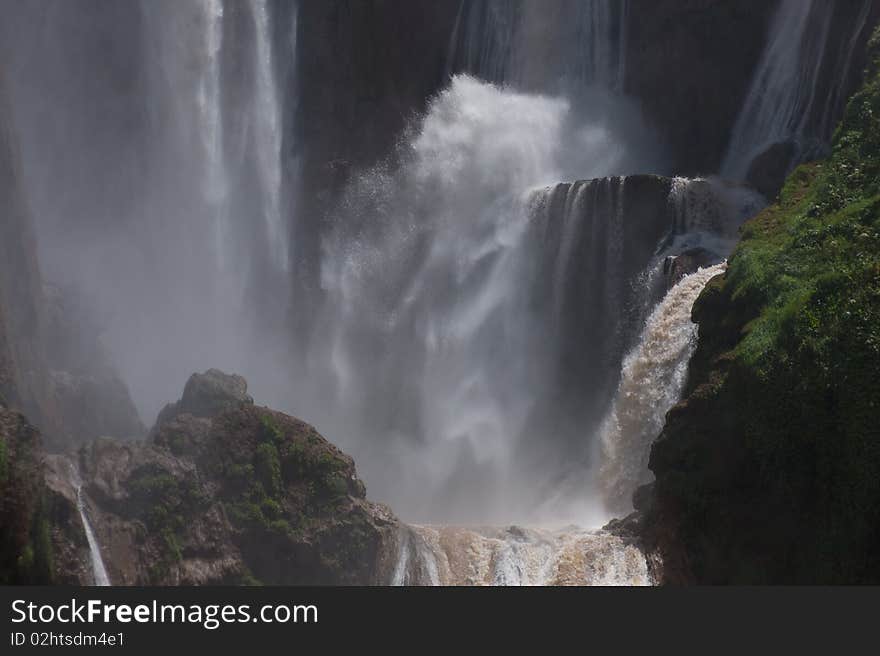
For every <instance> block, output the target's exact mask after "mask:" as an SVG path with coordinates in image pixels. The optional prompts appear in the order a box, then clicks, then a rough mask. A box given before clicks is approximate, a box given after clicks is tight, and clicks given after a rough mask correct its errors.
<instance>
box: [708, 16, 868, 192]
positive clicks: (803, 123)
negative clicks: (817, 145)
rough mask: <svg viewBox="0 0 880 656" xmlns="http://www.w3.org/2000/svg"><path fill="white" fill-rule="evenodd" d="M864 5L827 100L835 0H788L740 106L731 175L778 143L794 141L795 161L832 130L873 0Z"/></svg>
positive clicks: (727, 172) (728, 165) (738, 176)
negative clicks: (825, 69)
mask: <svg viewBox="0 0 880 656" xmlns="http://www.w3.org/2000/svg"><path fill="white" fill-rule="evenodd" d="M858 1H860V2H861V7H860V9H859V12H858V14H857V16H856V19H855V22H854V24H853V25H852V26H851V29H852V33H851V34H850V36H849V38H848V39H844V40H843V50H842V56H839V64H840V66H841V67H840V68H839V69H838V70H837V71H836V72H835V73H834V76H833V79H832V82H831V86H830V89H829V90H828V91H827V93H826V98H825V100H824V102H823V100H822V98H821V97H820V96H819V91H820V89H819V85H820V81H821V79H822V75H823V65H824V64H825V63H826V59H828V58H829V57H831V56H833V55H834V53H832V52H830V51H829V49H830V48H831V42H830V38H829V37H830V33H831V24H832V19H833V16H834V11H835V7H834V3H832V2H826V1H825V0H782V2H781V3H780V5H779V8H778V9H777V12H776V16H775V18H774V20H773V24H772V26H771V28H770V36H769V40H768V43H767V46H766V47H765V50H764V53H763V55H762V57H761V61H760V63H759V65H758V69H757V72H756V74H755V76H754V78H753V81H752V85H751V88H750V89H749V92H748V95H747V96H746V100H745V103H744V105H743V107H742V110H741V111H740V114H739V117H738V119H737V122H736V125H735V126H734V130H733V134H732V136H731V140H730V145H729V146H728V151H727V154H726V156H725V158H724V162H723V164H722V167H721V174H722V175H723V176H724V177H726V178H729V179H733V180H744V179H745V177H746V175H747V174H748V171H749V167H750V165H751V164H752V162H753V161H754V159H755V158H756V157H757V156H758V155H760V154H761V153H763V152H764V151H765V150H767V149H768V148H769V147H771V146H773V145H776V144H790V145H791V146H793V147H794V150H793V154H792V162H791V164H790V165H794V164H796V163H797V161H798V160H799V159H800V158H801V157H803V156H804V155H805V154H807V153H806V152H805V151H806V149H808V148H810V147H811V145H812V143H811V142H817V141H822V140H824V139H827V138H828V136H830V131H831V129H832V123H833V118H834V116H835V110H836V108H837V106H838V105H839V104H840V102H841V101H842V96H843V89H844V84H845V82H846V79H847V74H848V72H849V69H850V67H851V62H852V58H853V53H854V50H855V44H856V42H857V40H858V36H859V35H860V34H861V33H862V31H863V29H864V27H865V24H866V21H867V19H868V15H869V13H870V9H871V4H872V0H858Z"/></svg>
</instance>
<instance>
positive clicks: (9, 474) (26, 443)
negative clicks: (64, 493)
mask: <svg viewBox="0 0 880 656" xmlns="http://www.w3.org/2000/svg"><path fill="white" fill-rule="evenodd" d="M52 573H53V566H52V545H51V537H50V525H49V520H48V513H47V510H46V500H45V494H44V488H43V460H42V447H41V442H40V434H39V432H38V431H37V430H36V429H35V428H34V427H33V426H31V425H30V424H29V423H28V422H27V420H25V418H24V417H23V416H22V415H20V414H19V413H17V412H13V411H11V410H8V409H6V408H4V407H2V406H0V584H3V585H10V584H47V583H50V582H51V581H52Z"/></svg>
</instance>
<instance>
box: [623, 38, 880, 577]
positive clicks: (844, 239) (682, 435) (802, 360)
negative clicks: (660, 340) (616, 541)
mask: <svg viewBox="0 0 880 656" xmlns="http://www.w3.org/2000/svg"><path fill="white" fill-rule="evenodd" d="M869 53H870V56H869V67H868V71H867V74H866V75H867V77H866V80H865V84H864V86H863V88H862V89H861V91H859V92H858V93H857V94H856V95H855V96H854V97H853V98H852V100H851V101H850V103H849V105H848V107H847V110H846V114H845V117H844V120H843V122H842V124H841V126H840V127H839V129H838V130H837V132H836V136H835V141H834V147H833V154H832V156H831V157H830V158H829V159H828V160H827V161H823V162H818V163H814V164H809V165H806V166H803V167H801V168H799V169H798V170H797V171H796V172H795V173H794V174H793V175H792V176H791V177H790V178H789V179H788V181H787V183H786V185H785V188H784V190H783V192H782V194H781V197H780V200H779V202H778V204H776V205H774V206H772V207H770V208H768V209H767V210H766V211H764V212H763V213H761V214H760V215H759V216H758V217H756V218H755V219H754V220H752V221H750V222H749V223H748V224H747V225H746V226H745V228H744V230H743V239H742V242H741V244H740V245H739V247H738V248H737V250H736V252H735V253H734V255H733V256H732V258H731V259H730V265H729V268H728V272H727V274H726V275H725V276H723V277H720V278H718V279H716V280H715V281H713V282H712V283H710V284H709V286H708V287H707V289H706V290H705V292H704V293H703V295H702V296H701V298H700V300H699V301H698V303H697V305H696V306H695V308H694V320H695V321H696V322H698V323H699V326H700V341H699V347H698V349H697V352H696V355H695V356H694V359H693V360H692V362H691V369H690V380H689V384H688V390H687V393H686V397H685V399H684V401H683V402H682V403H681V404H679V405H678V406H677V407H676V408H675V409H674V410H673V411H672V412H671V413H670V414H669V415H668V418H667V424H666V427H665V429H664V430H663V433H662V435H661V436H660V438H659V439H658V440H657V442H656V443H655V445H654V447H653V451H652V454H651V462H650V466H651V469H652V471H653V472H654V474H655V475H656V478H657V480H656V483H655V484H654V488H653V492H652V493H650V494H649V493H646V492H645V493H642V494H640V495H638V497H637V505H638V506H639V507H640V508H641V509H642V510H643V511H645V512H646V515H647V523H646V536H647V539H648V541H649V543H650V545H651V546H652V547H653V548H655V549H659V551H660V553H661V554H662V556H663V558H664V561H665V578H666V580H667V581H668V582H673V583H681V582H698V583H868V582H875V583H876V582H878V581H880V566H878V562H877V559H876V554H877V552H878V549H880V423H878V417H880V383H878V378H877V372H878V371H880V332H878V326H880V186H878V180H880V33H875V34H874V36H873V38H872V40H871V44H870V49H869Z"/></svg>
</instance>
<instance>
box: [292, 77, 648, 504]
mask: <svg viewBox="0 0 880 656" xmlns="http://www.w3.org/2000/svg"><path fill="white" fill-rule="evenodd" d="M606 101H607V98H606ZM589 110H590V107H588V106H576V105H573V104H572V103H571V102H569V101H568V100H566V99H564V98H561V97H551V96H543V95H533V94H523V93H517V92H514V91H512V90H509V89H503V88H500V87H497V86H494V85H490V84H486V83H482V82H480V81H478V80H476V79H473V78H470V77H467V76H458V77H456V78H454V79H453V80H452V81H451V84H450V86H449V87H448V88H447V89H446V90H445V91H443V92H442V93H441V94H440V95H439V96H437V97H436V98H435V99H434V100H433V101H432V103H431V106H430V108H429V111H428V113H427V114H426V116H425V117H424V118H423V119H422V120H421V121H420V122H419V123H417V124H416V125H414V126H413V129H412V130H411V131H410V133H409V134H408V135H407V139H406V140H405V141H404V142H403V144H402V147H401V151H400V157H399V159H400V160H401V164H400V166H399V167H396V168H394V169H391V168H389V167H378V168H376V169H374V170H372V171H368V172H366V173H364V174H362V175H361V176H360V177H359V178H357V179H356V180H355V181H354V182H353V183H352V185H351V186H350V187H349V189H348V190H347V192H346V193H345V195H344V197H343V198H342V199H341V201H340V205H339V207H338V209H337V211H336V213H335V216H334V218H333V225H334V226H335V232H334V233H333V234H331V235H330V236H329V237H328V238H327V239H326V240H325V241H324V267H323V270H322V284H323V286H324V288H325V290H326V294H327V302H326V305H325V307H324V308H323V310H322V311H321V313H320V315H319V316H318V317H317V320H316V328H315V332H314V334H313V338H312V342H311V345H310V352H309V358H310V361H309V375H308V376H307V377H306V382H307V383H308V386H307V388H306V389H304V390H302V391H301V392H298V393H297V396H298V397H299V398H301V399H303V400H302V406H303V408H304V409H305V410H306V411H307V413H308V414H307V415H306V416H307V418H309V419H310V421H313V422H314V423H316V424H317V425H318V426H319V427H320V428H321V430H323V431H324V432H325V433H327V434H329V435H333V436H334V439H336V440H338V441H339V442H340V443H341V444H342V445H343V446H344V448H346V449H347V450H349V451H350V452H352V453H353V455H354V456H355V459H356V461H357V462H358V466H359V469H360V471H361V472H362V474H363V475H364V477H365V479H366V481H367V484H368V486H369V489H370V491H371V496H373V497H374V498H378V499H380V500H386V501H388V502H389V503H391V504H392V505H393V507H394V508H395V510H396V512H398V513H400V514H401V515H403V516H404V517H416V518H418V517H421V518H424V519H431V520H432V521H437V520H439V519H450V520H452V519H455V520H457V521H475V520H480V521H496V520H501V519H502V518H504V517H508V518H510V517H509V513H516V514H517V515H519V516H520V517H521V515H522V514H523V513H526V512H528V511H527V510H525V509H528V508H534V507H535V505H537V503H538V502H539V498H540V497H542V496H543V495H544V491H541V490H540V489H539V488H541V487H542V486H543V485H545V483H543V482H541V483H539V481H541V480H542V479H546V480H547V483H549V482H550V481H551V479H552V477H553V476H554V475H555V474H556V469H557V467H558V466H559V463H560V461H563V460H565V459H567V458H568V455H567V454H566V450H567V449H566V447H565V446H562V445H561V444H560V441H559V437H558V433H559V431H560V430H561V429H560V428H559V426H556V425H553V426H551V425H549V423H550V420H551V419H552V420H553V421H554V422H557V423H559V424H564V423H567V424H568V426H567V428H568V429H569V438H568V439H569V444H570V443H571V442H574V441H575V440H577V442H578V443H580V442H582V441H583V437H582V434H580V433H578V435H577V436H576V435H575V426H576V425H577V423H578V422H577V421H576V418H575V417H574V416H572V415H571V413H570V412H569V411H568V410H566V409H563V408H562V407H560V406H558V405H557V401H556V400H554V398H553V393H551V392H550V391H549V390H551V389H554V390H555V389H556V387H557V382H556V379H557V373H556V369H557V368H558V366H559V363H558V359H559V354H558V353H557V351H556V345H555V343H554V341H553V339H552V338H548V336H549V335H550V334H552V323H553V317H552V312H547V313H545V312H543V310H542V309H541V308H542V306H543V305H544V303H545V302H546V301H547V300H548V299H551V298H552V297H553V294H554V292H553V291H552V282H549V283H548V281H547V272H546V271H545V269H546V268H547V265H550V268H551V269H552V268H553V266H554V265H552V264H551V263H552V262H554V261H555V254H556V253H558V252H559V250H560V249H561V248H563V246H562V243H563V241H564V238H563V236H562V235H561V234H560V233H559V232H558V228H559V226H558V225H551V224H550V223H548V219H554V220H555V215H552V214H550V215H546V216H544V217H540V216H538V215H539V214H540V209H539V205H540V204H541V202H542V201H543V200H544V199H545V198H546V196H547V194H549V193H551V191H552V189H551V190H547V189H545V187H544V185H546V184H548V183H550V182H553V181H555V180H560V179H562V180H564V179H576V178H580V177H601V176H603V175H605V174H607V173H614V172H622V171H627V170H632V169H634V168H636V167H638V166H639V164H637V163H636V162H641V161H645V160H646V159H647V160H649V159H650V155H648V156H646V155H645V153H651V147H650V144H651V143H652V139H651V137H650V135H649V134H648V133H647V132H646V131H645V130H644V129H640V128H639V124H638V121H637V120H635V118H633V113H632V112H630V111H629V106H628V105H627V104H626V103H625V102H624V101H622V100H621V101H619V103H618V105H617V111H616V112H612V113H610V114H609V113H605V107H604V106H601V108H600V109H598V110H595V111H596V113H597V114H601V116H597V115H593V114H591V113H590V111H589ZM609 116H610V117H613V120H611V119H610V118H609ZM629 144H638V146H639V157H638V159H636V158H634V157H633V156H632V155H631V154H630V147H629ZM620 184H625V183H623V182H622V180H621V179H618V180H616V181H609V182H604V183H596V184H595V185H590V184H584V185H581V187H579V189H581V191H582V192H583V193H584V200H585V202H584V203H582V204H580V205H579V207H583V208H590V209H591V210H592V209H593V208H595V216H594V217H593V218H592V219H591V220H592V221H593V222H594V223H593V227H592V228H589V229H586V228H585V229H584V230H583V232H580V228H579V227H578V226H577V225H574V224H572V225H571V226H569V227H568V228H567V229H566V230H567V231H568V232H572V231H573V232H574V233H575V237H576V239H577V240H578V241H580V242H581V243H584V244H591V246H589V247H587V246H586V245H585V246H584V248H586V249H588V250H590V249H592V250H590V252H595V253H597V254H598V257H596V258H595V263H594V265H593V264H591V265H590V266H595V268H596V271H597V272H598V271H599V269H600V268H601V267H602V264H601V263H602V262H607V263H608V267H607V268H608V270H609V271H610V270H612V269H613V270H617V269H620V268H621V265H620V263H619V262H618V260H622V259H623V258H625V257H627V255H626V253H624V249H623V248H622V247H621V245H620V240H621V239H622V238H623V233H622V232H621V231H618V232H615V231H614V230H611V229H609V228H611V227H613V225H614V222H613V218H614V216H618V218H619V219H620V220H622V217H621V216H619V213H617V212H615V211H614V210H613V209H612V208H613V207H614V206H615V202H616V199H618V197H619V194H618V192H616V191H615V189H617V188H618V187H619V185H620ZM661 202H662V201H661ZM660 214H661V215H662V214H663V210H662V209H661V212H660ZM552 222H553V221H551V223H552ZM662 232H663V231H659V232H658V233H657V235H656V238H657V239H659V238H660V236H662ZM615 243H617V244H618V246H613V244H615ZM609 244H611V245H612V247H611V248H610V249H609V248H606V247H607V246H608V245H609ZM655 247H656V242H655V243H652V244H651V245H650V246H649V247H648V253H650V252H651V251H653V250H654V248H655ZM563 259H564V258H563ZM643 266H644V262H640V263H638V264H637V265H636V267H635V268H636V269H637V270H640V269H641V268H642V267H643ZM552 275H553V274H552V273H551V274H550V276H551V277H552ZM591 280H592V282H591V283H590V284H592V283H595V284H596V285H600V286H601V285H606V287H607V289H608V297H609V298H612V300H614V299H613V295H614V293H615V292H614V290H612V289H611V287H612V286H613V285H612V284H611V282H609V280H608V279H605V278H604V277H603V276H600V275H598V273H597V275H595V276H591ZM557 282H558V286H557V288H567V285H566V284H565V283H564V281H557ZM566 293H567V292H566ZM316 383H317V385H316ZM539 405H540V406H542V408H541V411H540V412H539V413H536V409H537V408H538V406H539ZM554 408H555V409H557V410H558V412H556V413H554V412H553V409H554ZM554 415H555V416H554ZM523 450H525V451H528V452H530V455H529V456H528V458H532V459H534V460H535V461H541V462H538V464H536V465H535V466H534V467H532V466H530V465H529V464H528V463H527V462H526V460H527V459H528V458H526V459H524V458H521V457H520V456H521V455H522V453H521V452H522V451H523ZM389 471H394V472H395V475H394V476H393V477H390V476H388V472H389Z"/></svg>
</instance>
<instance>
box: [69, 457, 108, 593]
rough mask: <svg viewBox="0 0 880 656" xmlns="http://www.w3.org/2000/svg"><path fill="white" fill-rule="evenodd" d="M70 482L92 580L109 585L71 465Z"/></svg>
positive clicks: (79, 484) (76, 474)
mask: <svg viewBox="0 0 880 656" xmlns="http://www.w3.org/2000/svg"><path fill="white" fill-rule="evenodd" d="M71 482H72V484H73V487H74V489H75V490H76V508H77V510H78V511H79V517H80V520H81V521H82V525H83V530H84V531H85V534H86V541H87V542H88V545H89V556H90V557H91V565H92V581H93V583H94V584H95V585H96V586H107V585H110V577H109V576H108V575H107V568H106V567H104V559H103V558H102V557H101V545H99V544H98V540H97V538H95V532H94V531H93V530H92V524H91V522H90V521H89V517H88V513H87V512H86V505H85V501H84V500H83V494H82V482H81V481H80V479H79V474H78V473H77V472H76V470H75V469H73V468H72V467H71Z"/></svg>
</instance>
